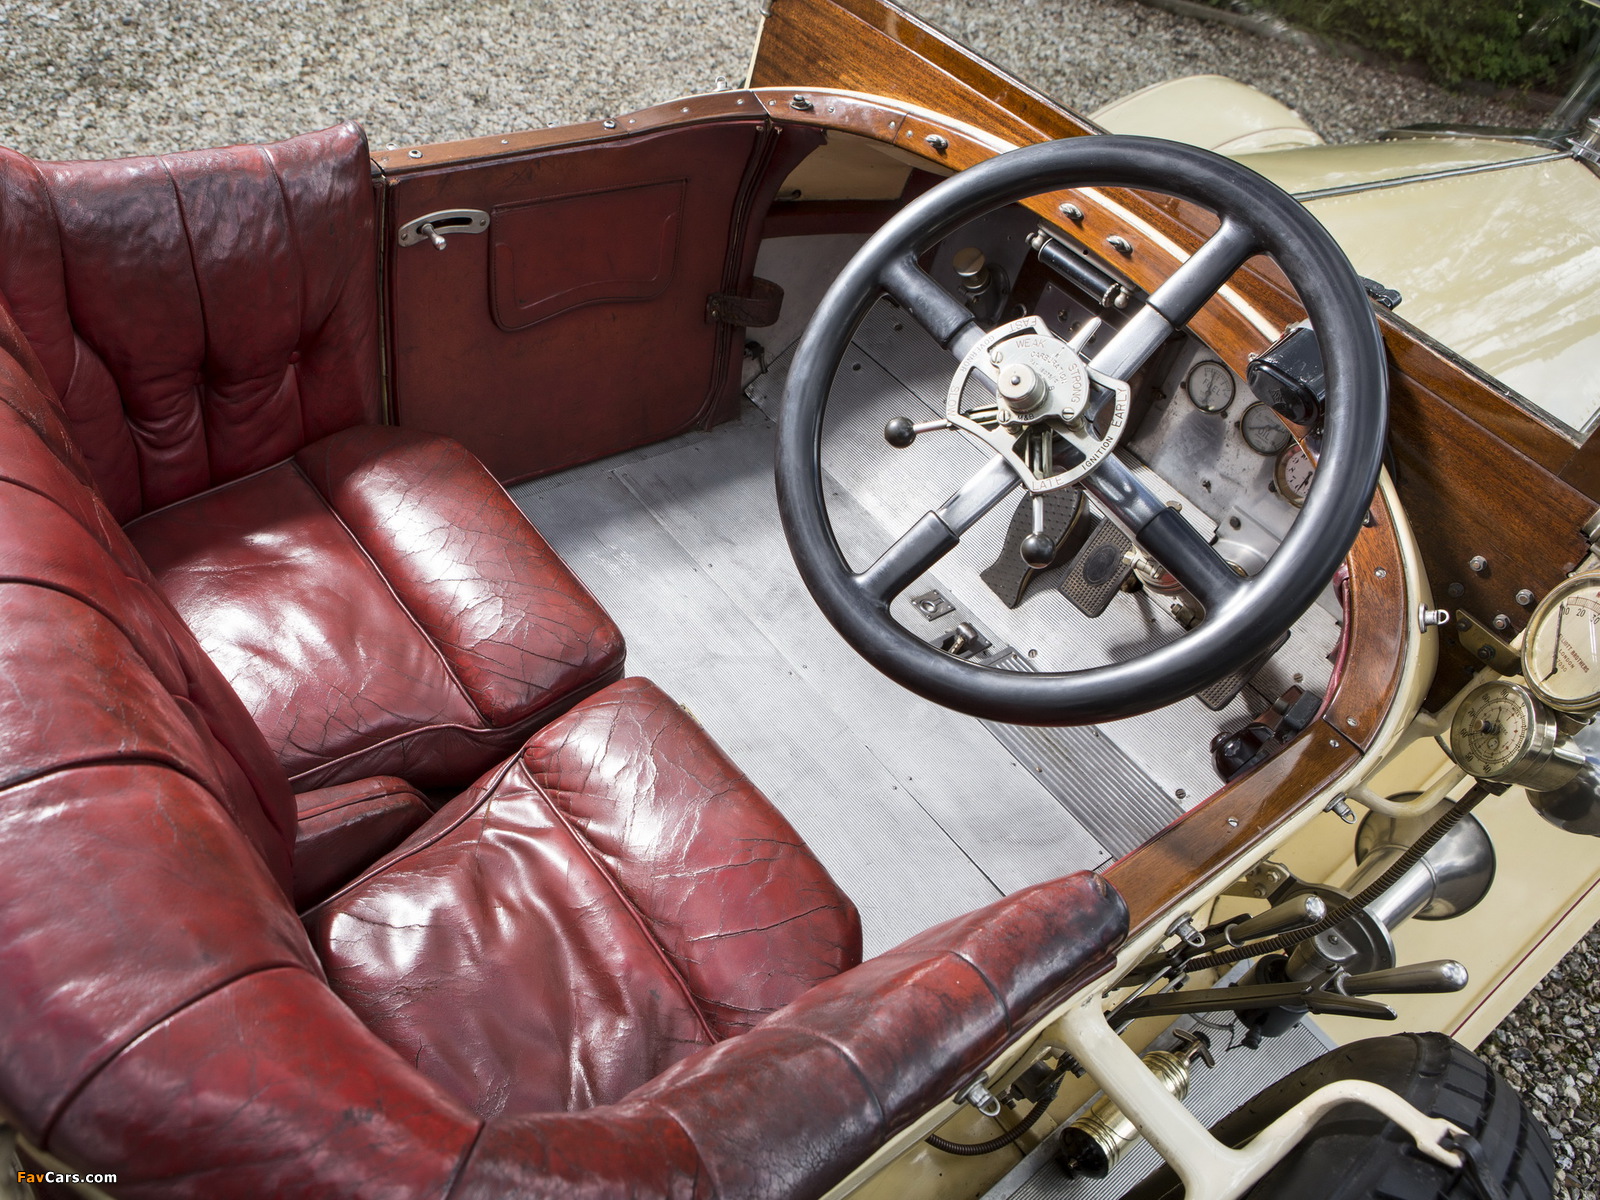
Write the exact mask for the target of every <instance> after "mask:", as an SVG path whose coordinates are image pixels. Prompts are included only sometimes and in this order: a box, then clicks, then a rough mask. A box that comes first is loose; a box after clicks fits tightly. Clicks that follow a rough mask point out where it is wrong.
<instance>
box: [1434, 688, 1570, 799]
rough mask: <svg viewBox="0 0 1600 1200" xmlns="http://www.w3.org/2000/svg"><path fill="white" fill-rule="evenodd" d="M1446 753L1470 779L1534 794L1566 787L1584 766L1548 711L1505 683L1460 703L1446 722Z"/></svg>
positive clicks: (1526, 693) (1472, 693)
mask: <svg viewBox="0 0 1600 1200" xmlns="http://www.w3.org/2000/svg"><path fill="white" fill-rule="evenodd" d="M1450 753H1451V755H1452V756H1453V757H1454V758H1455V760H1456V762H1457V763H1458V764H1459V765H1460V767H1461V769H1462V770H1463V771H1466V772H1467V773H1468V774H1470V775H1476V776H1477V777H1478V778H1479V779H1489V780H1493V781H1495V782H1497V783H1520V784H1522V785H1523V786H1524V787H1526V788H1527V789H1528V790H1529V791H1534V792H1547V791H1551V790H1552V789H1555V788H1559V787H1564V786H1566V785H1567V784H1568V783H1570V782H1572V780H1573V779H1574V778H1575V777H1576V776H1577V775H1578V773H1579V772H1581V771H1582V770H1584V767H1585V763H1586V760H1585V758H1584V753H1583V750H1582V748H1581V747H1579V746H1577V745H1575V744H1574V743H1573V742H1572V741H1571V739H1569V738H1565V737H1563V736H1562V734H1561V728H1560V726H1559V725H1558V724H1557V723H1556V718H1555V716H1554V715H1553V714H1552V713H1551V711H1550V710H1549V709H1548V708H1546V707H1545V706H1544V705H1543V704H1541V703H1539V701H1538V700H1537V699H1536V698H1535V697H1534V694H1533V693H1532V692H1531V691H1529V690H1528V689H1527V688H1525V687H1523V686H1522V685H1521V684H1520V683H1507V682H1506V681H1505V680H1503V679H1496V680H1493V681H1491V682H1489V683H1484V684H1480V685H1479V686H1478V687H1476V688H1474V689H1473V690H1472V691H1470V692H1468V693H1467V694H1466V695H1465V696H1464V697H1463V698H1462V700H1461V703H1460V705H1459V706H1458V707H1457V708H1456V715H1455V716H1454V717H1453V718H1452V719H1451V721H1450Z"/></svg>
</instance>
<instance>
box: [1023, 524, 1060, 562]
mask: <svg viewBox="0 0 1600 1200" xmlns="http://www.w3.org/2000/svg"><path fill="white" fill-rule="evenodd" d="M1020 549H1021V553H1022V561H1023V562H1025V563H1027V564H1028V565H1029V566H1030V567H1032V568H1034V569H1035V570H1040V569H1042V568H1044V567H1048V566H1049V565H1050V560H1051V559H1052V558H1054V557H1055V556H1056V544H1055V543H1054V542H1052V541H1051V540H1050V538H1049V536H1048V535H1046V534H1043V533H1030V534H1029V535H1028V536H1027V537H1025V538H1023V539H1022V546H1021V547H1020Z"/></svg>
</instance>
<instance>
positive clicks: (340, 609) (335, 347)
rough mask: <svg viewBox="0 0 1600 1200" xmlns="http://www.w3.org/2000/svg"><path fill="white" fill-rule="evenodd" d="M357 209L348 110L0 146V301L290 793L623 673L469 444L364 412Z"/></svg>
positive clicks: (416, 755) (363, 281)
mask: <svg viewBox="0 0 1600 1200" xmlns="http://www.w3.org/2000/svg"><path fill="white" fill-rule="evenodd" d="M375 208H376V200H375V197H374V192H373V187H372V182H371V178H370V167H369V163H368V159H367V155H366V140H365V137H364V136H363V135H362V133H361V130H360V129H359V127H357V126H355V125H343V126H339V127H337V128H334V129H330V130H325V131H323V132H322V133H318V134H310V135H307V136H305V137H299V138H294V139H292V140H290V141H287V142H281V143H279V144H277V145H274V146H238V147H233V148H230V149H224V150H206V151H195V152H191V153H185V154H169V155H163V156H161V157H159V158H140V159H126V160H121V161H117V162H105V163H98V162H79V163H36V162H33V161H32V160H30V159H27V158H25V157H23V156H22V155H19V154H16V153H14V152H11V151H3V150H0V293H3V294H4V295H5V297H6V298H7V299H8V300H9V302H10V304H11V307H12V311H13V312H14V314H15V316H16V319H17V322H18V324H19V326H20V327H21V330H22V333H23V335H24V336H25V337H26V338H27V340H28V342H29V343H30V345H31V346H32V347H33V348H34V350H35V351H36V352H37V353H38V356H39V358H40V360H41V365H42V367H43V369H44V372H45V378H46V381H47V383H48V385H49V386H50V387H51V389H52V390H53V391H54V392H55V393H56V395H57V396H58V397H59V398H60V400H61V402H62V406H63V408H64V410H65V412H66V414H67V419H68V420H67V423H68V428H69V429H70V431H71V436H72V438H73V440H74V441H75V442H76V444H77V445H78V447H79V448H80V449H81V451H82V452H83V456H84V458H85V459H86V460H87V463H88V466H89V469H90V471H91V473H92V476H93V479H94V482H95V484H96V486H97V488H98V489H99V491H100V494H101V495H102V497H103V498H104V500H105V502H106V504H107V506H108V507H109V509H110V510H111V512H112V514H113V515H115V516H116V518H117V519H118V520H119V521H121V522H123V523H124V524H127V525H128V530H129V533H130V535H131V536H132V538H133V541H134V544H135V545H136V546H137V547H138V549H139V551H140V553H141V554H142V555H143V556H144V558H145V560H146V562H147V563H148V565H149V566H150V568H151V569H152V571H153V572H154V573H155V576H156V578H157V580H158V581H159V582H160V584H161V586H162V587H163V588H164V589H165V590H166V592H167V594H168V596H169V598H170V599H171V600H172V601H173V603H174V604H175V605H176V606H177V608H178V611H179V612H180V613H181V614H182V615H183V617H184V619H185V620H186V621H187V622H188V623H189V625H190V627H191V628H192V629H193V630H194V631H195V633H196V635H197V636H198V637H199V639H200V642H201V645H203V646H204V647H205V649H206V650H207V652H208V653H209V654H210V655H211V657H212V658H213V660H214V661H215V662H216V663H217V665H218V666H219V667H220V668H221V670H222V672H223V675H224V676H225V677H226V678H227V679H228V681H229V682H230V683H231V684H232V685H233V687H234V689H235V691H236V692H237V693H238V694H239V696H240V698H241V699H242V700H243V701H244V704H245V706H246V707H247V708H248V709H249V710H250V713H251V715H252V716H253V717H254V718H255V720H256V722H257V724H258V725H259V726H260V727H261V730H262V732H263V733H264V734H265V735H266V738H267V743H268V745H269V746H271V747H272V749H273V751H274V752H275V753H276V755H277V756H278V759H279V761H280V762H281V763H282V764H283V766H284V768H285V770H287V771H288V772H289V774H290V775H291V777H292V778H293V779H294V782H295V784H296V786H297V787H299V788H302V789H309V788H317V787H323V786H327V785H330V784H336V783H339V782H343V781H346V780H352V779H359V778H361V777H363V776H367V775H374V774H388V775H399V776H402V777H404V778H406V779H407V780H409V781H410V782H411V783H413V784H416V785H419V786H423V787H437V786H446V785H456V786H460V785H462V784H465V783H466V782H468V781H469V780H471V779H472V778H473V777H474V776H476V775H477V774H478V773H479V772H480V771H482V770H484V769H485V768H486V767H488V766H489V765H491V764H492V763H494V762H496V761H497V760H498V759H500V758H501V757H503V756H504V755H505V754H506V753H508V752H509V751H511V750H512V749H514V748H515V747H517V746H518V745H520V744H521V743H522V741H523V739H524V738H525V737H526V736H527V735H528V734H529V733H530V732H531V731H532V730H533V729H535V728H537V727H538V726H539V725H540V724H542V723H543V722H545V721H547V720H549V719H550V718H551V717H552V716H554V715H556V714H557V713H559V712H561V711H563V710H564V709H565V708H567V707H568V706H570V705H571V704H572V703H573V702H574V701H576V700H577V699H579V698H580V697H582V696H584V695H587V694H588V693H590V692H593V691H594V690H596V689H597V688H600V687H603V686H605V685H606V684H607V683H609V682H611V681H612V680H614V679H616V678H618V677H619V676H620V675H621V673H622V666H623V644H622V637H621V634H620V633H619V632H618V631H617V628H616V626H615V625H614V624H612V622H611V621H610V619H609V618H608V617H607V616H606V614H605V612H604V611H603V610H602V609H601V608H600V607H599V605H598V604H596V603H595V602H594V600H593V598H592V597H591V596H590V595H589V594H588V592H587V591H586V590H585V589H584V587H583V585H582V584H581V583H579V582H578V580H577V579H576V578H575V577H574V576H573V575H572V574H571V572H570V571H568V570H567V568H566V566H565V565H564V564H563V563H562V562H561V561H560V559H559V558H558V557H557V556H556V555H555V554H554V553H553V552H552V551H551V550H550V548H549V546H548V545H546V544H545V542H544V540H543V539H542V538H540V537H539V535H538V534H537V533H536V532H535V531H534V530H533V528H532V527H531V526H530V525H529V524H528V522H527V521H526V520H525V519H524V518H523V517H522V515H521V513H520V512H518V510H517V509H516V507H515V505H513V504H512V503H511V501H510V499H509V498H508V497H507V496H506V495H505V493H504V491H503V490H502V489H501V488H500V487H499V485H498V484H497V483H496V482H495V481H494V480H493V479H492V478H491V477H490V476H489V474H488V473H487V472H486V471H485V470H484V469H483V467H482V466H481V465H480V464H479V463H478V462H477V461H476V460H475V459H473V458H472V457H471V456H470V455H469V454H467V453H466V452H465V451H464V450H462V449H461V448H460V447H459V446H457V445H455V444H454V443H452V442H449V441H447V440H445V439H441V438H434V437H427V436H423V435H419V434H414V433H410V432H408V431H403V430H398V429H395V428H393V427H389V426H381V425H378V424H376V423H375V422H377V421H378V420H379V419H380V418H381V410H382V406H381V396H380V389H379V380H378V341H379V331H378V311H377V296H378V280H377V265H376V255H375V242H374V234H373V214H374V212H375Z"/></svg>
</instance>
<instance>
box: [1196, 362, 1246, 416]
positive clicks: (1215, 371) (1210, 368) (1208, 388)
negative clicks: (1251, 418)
mask: <svg viewBox="0 0 1600 1200" xmlns="http://www.w3.org/2000/svg"><path fill="white" fill-rule="evenodd" d="M1183 389H1184V391H1186V392H1188V393H1189V399H1190V401H1191V402H1192V403H1193V404H1194V406H1195V407H1196V408H1198V409H1200V410H1201V411H1202V412H1208V413H1220V412H1227V411H1228V405H1230V404H1232V403H1233V389H1234V383H1233V372H1232V371H1230V370H1228V368H1227V367H1225V366H1223V365H1222V364H1221V363H1219V362H1217V361H1216V359H1211V358H1208V359H1203V360H1202V361H1200V362H1197V363H1195V365H1194V366H1192V367H1190V368H1189V374H1188V375H1187V376H1185V377H1184V380H1183Z"/></svg>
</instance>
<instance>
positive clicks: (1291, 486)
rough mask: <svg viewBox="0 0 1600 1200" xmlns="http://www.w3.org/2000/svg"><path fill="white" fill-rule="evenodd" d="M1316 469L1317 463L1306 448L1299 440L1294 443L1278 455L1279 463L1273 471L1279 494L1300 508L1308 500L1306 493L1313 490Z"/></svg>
mask: <svg viewBox="0 0 1600 1200" xmlns="http://www.w3.org/2000/svg"><path fill="white" fill-rule="evenodd" d="M1316 471H1317V464H1316V463H1314V462H1312V461H1311V455H1309V454H1307V453H1306V448H1305V447H1304V446H1302V445H1301V444H1300V443H1299V442H1295V443H1293V444H1292V445H1290V446H1289V448H1288V449H1287V450H1285V451H1284V452H1283V453H1282V454H1280V455H1278V465H1277V466H1276V467H1275V468H1274V469H1273V472H1272V478H1273V481H1274V482H1275V483H1276V484H1277V485H1278V495H1280V496H1282V497H1283V498H1284V499H1285V500H1287V501H1288V502H1289V503H1290V504H1292V505H1294V506H1295V507H1296V508H1299V507H1300V506H1301V505H1302V504H1304V503H1305V502H1306V495H1307V493H1309V492H1310V491H1311V477H1312V476H1313V475H1314V474H1316Z"/></svg>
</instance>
